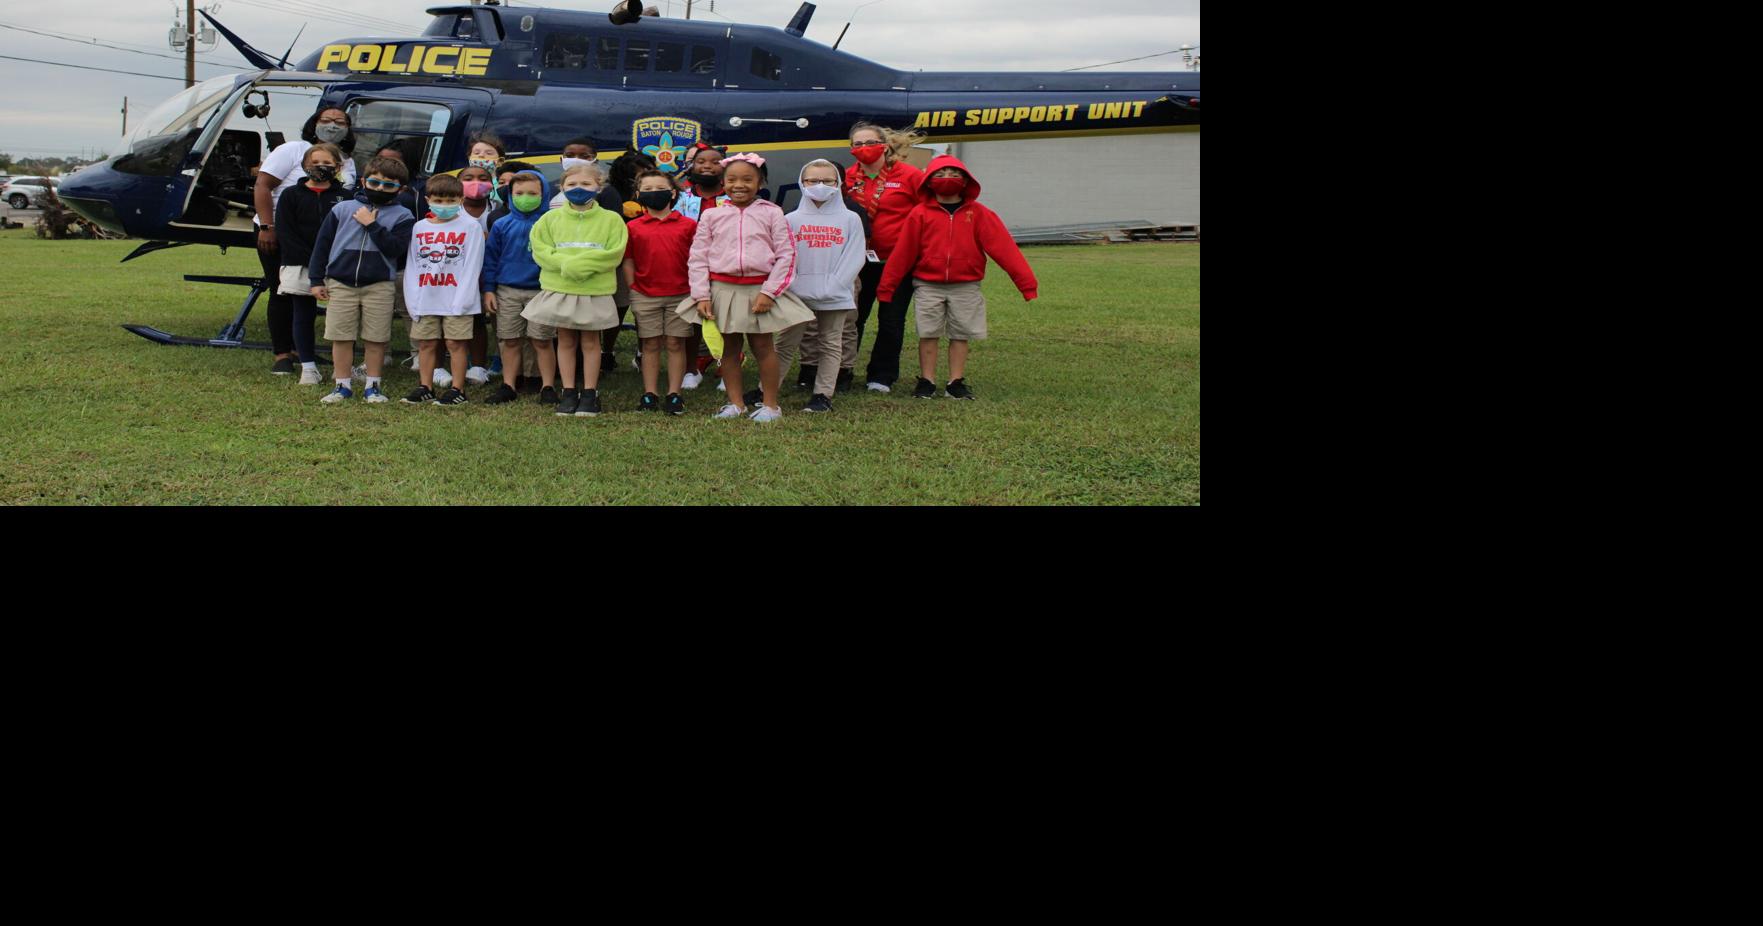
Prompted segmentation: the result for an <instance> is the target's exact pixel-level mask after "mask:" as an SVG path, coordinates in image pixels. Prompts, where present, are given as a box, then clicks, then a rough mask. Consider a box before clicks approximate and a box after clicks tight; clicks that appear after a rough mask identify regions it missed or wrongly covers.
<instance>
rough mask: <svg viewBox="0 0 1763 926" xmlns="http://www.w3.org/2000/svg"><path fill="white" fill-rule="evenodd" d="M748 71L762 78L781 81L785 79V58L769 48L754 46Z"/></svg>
mask: <svg viewBox="0 0 1763 926" xmlns="http://www.w3.org/2000/svg"><path fill="white" fill-rule="evenodd" d="M747 73H749V74H752V75H753V76H754V77H757V78H759V79H760V80H770V81H778V82H781V81H782V80H783V79H784V58H783V56H782V55H779V54H777V53H775V52H772V51H771V50H769V49H765V48H761V47H759V46H758V45H754V46H753V54H752V57H751V58H750V59H748V64H747Z"/></svg>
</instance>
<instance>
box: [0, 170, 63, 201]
mask: <svg viewBox="0 0 1763 926" xmlns="http://www.w3.org/2000/svg"><path fill="white" fill-rule="evenodd" d="M54 188H55V178H54V177H13V178H12V179H11V180H8V181H6V182H5V183H3V184H0V199H4V200H5V201H6V204H7V205H9V206H11V207H12V208H14V209H29V208H31V207H32V206H34V205H37V204H38V203H39V202H40V201H41V200H42V198H43V193H44V192H45V191H46V190H52V189H54Z"/></svg>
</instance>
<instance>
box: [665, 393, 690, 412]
mask: <svg viewBox="0 0 1763 926" xmlns="http://www.w3.org/2000/svg"><path fill="white" fill-rule="evenodd" d="M667 413H668V414H669V415H683V414H685V413H686V400H685V399H682V398H680V395H679V393H677V392H670V393H668V394H667Z"/></svg>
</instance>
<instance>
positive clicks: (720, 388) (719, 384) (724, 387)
mask: <svg viewBox="0 0 1763 926" xmlns="http://www.w3.org/2000/svg"><path fill="white" fill-rule="evenodd" d="M716 391H717V392H727V391H728V383H725V382H723V381H722V380H720V379H719V380H717V381H716Z"/></svg>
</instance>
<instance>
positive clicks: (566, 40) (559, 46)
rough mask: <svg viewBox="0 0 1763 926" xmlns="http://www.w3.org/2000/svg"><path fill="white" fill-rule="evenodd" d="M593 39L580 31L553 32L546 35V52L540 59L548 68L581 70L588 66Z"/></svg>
mask: <svg viewBox="0 0 1763 926" xmlns="http://www.w3.org/2000/svg"><path fill="white" fill-rule="evenodd" d="M592 41H593V40H592V39H590V38H588V37H587V36H585V35H582V34H581V33H579V32H553V33H551V34H550V35H548V36H545V50H544V54H543V55H542V56H541V57H540V59H539V60H541V61H543V62H544V65H543V66H544V68H545V69H546V70H557V69H562V70H567V71H579V70H581V69H582V68H585V67H587V66H588V49H589V46H590V43H591V42H592Z"/></svg>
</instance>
